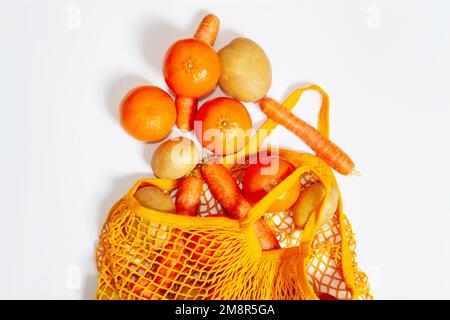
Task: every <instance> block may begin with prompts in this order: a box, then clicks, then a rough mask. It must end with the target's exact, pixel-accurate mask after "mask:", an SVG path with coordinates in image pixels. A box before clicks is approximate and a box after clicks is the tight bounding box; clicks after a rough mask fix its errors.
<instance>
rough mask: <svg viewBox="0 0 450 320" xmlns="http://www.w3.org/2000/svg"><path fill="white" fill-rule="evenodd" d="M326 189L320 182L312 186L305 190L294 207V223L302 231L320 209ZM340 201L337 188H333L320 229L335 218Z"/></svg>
mask: <svg viewBox="0 0 450 320" xmlns="http://www.w3.org/2000/svg"><path fill="white" fill-rule="evenodd" d="M326 192H327V191H326V189H325V187H324V185H323V184H322V183H320V182H316V183H313V184H311V185H310V186H309V187H308V188H306V189H304V190H303V191H302V192H301V193H300V195H299V197H298V199H297V202H296V203H295V204H294V206H293V207H292V213H293V217H294V223H295V224H296V225H297V227H299V228H300V229H304V228H305V226H306V223H307V222H308V220H309V218H310V217H311V215H312V214H313V213H314V212H315V211H316V210H319V209H320V204H321V203H322V201H323V199H324V198H325V195H326ZM338 201H339V193H338V191H337V188H336V187H335V186H333V187H332V188H331V190H330V194H329V196H328V201H327V202H326V203H325V204H324V210H323V214H322V217H321V219H320V221H319V223H318V225H319V228H320V227H322V226H323V225H324V224H325V223H327V222H328V220H330V219H331V217H333V215H334V213H335V212H336V209H337V206H338Z"/></svg>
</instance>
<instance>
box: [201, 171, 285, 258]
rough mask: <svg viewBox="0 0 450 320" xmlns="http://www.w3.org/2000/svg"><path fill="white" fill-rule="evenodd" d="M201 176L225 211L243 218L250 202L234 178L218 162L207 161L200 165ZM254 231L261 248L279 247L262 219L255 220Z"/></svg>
mask: <svg viewBox="0 0 450 320" xmlns="http://www.w3.org/2000/svg"><path fill="white" fill-rule="evenodd" d="M202 176H203V179H204V180H205V182H206V184H207V185H208V187H209V190H210V191H211V194H212V195H213V196H214V197H215V198H216V199H217V201H219V203H220V204H221V205H222V208H223V209H224V210H225V212H226V213H227V214H228V215H229V216H230V217H232V218H233V219H242V218H245V217H246V216H247V215H248V213H249V211H250V209H251V207H252V206H251V205H250V203H249V202H248V201H247V200H246V199H245V198H244V194H243V193H242V191H241V189H240V188H239V186H238V184H237V182H236V180H235V179H234V178H233V177H232V176H231V174H230V173H229V172H228V170H227V169H226V168H225V167H224V166H223V165H222V164H220V163H216V162H209V163H206V164H204V165H203V166H202ZM254 228H255V233H256V236H257V237H258V240H259V243H260V244H261V248H262V249H263V250H273V249H278V248H280V245H279V244H278V241H277V239H276V238H275V235H274V234H273V232H272V230H270V228H269V227H268V226H267V225H266V223H265V222H264V219H262V218H261V219H259V220H258V221H256V223H255V225H254Z"/></svg>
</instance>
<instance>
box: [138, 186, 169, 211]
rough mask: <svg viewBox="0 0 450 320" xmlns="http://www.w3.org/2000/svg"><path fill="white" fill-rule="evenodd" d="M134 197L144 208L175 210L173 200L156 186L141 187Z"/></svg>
mask: <svg viewBox="0 0 450 320" xmlns="http://www.w3.org/2000/svg"><path fill="white" fill-rule="evenodd" d="M134 197H135V198H136V200H137V201H138V202H139V203H140V205H141V206H143V207H145V208H148V209H153V210H158V211H163V212H170V213H175V212H176V207H175V203H174V202H173V200H172V199H171V198H170V197H169V195H167V194H165V193H164V192H163V191H162V190H161V189H159V188H157V187H151V186H150V187H144V188H141V189H139V190H137V191H136V193H135V194H134Z"/></svg>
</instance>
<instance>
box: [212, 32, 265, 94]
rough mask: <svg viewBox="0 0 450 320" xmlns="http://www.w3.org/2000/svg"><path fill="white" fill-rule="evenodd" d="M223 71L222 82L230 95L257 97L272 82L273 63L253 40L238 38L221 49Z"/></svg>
mask: <svg viewBox="0 0 450 320" xmlns="http://www.w3.org/2000/svg"><path fill="white" fill-rule="evenodd" d="M219 58H220V63H221V66H222V71H221V75H220V80H219V85H220V88H221V89H222V91H223V92H225V93H226V94H228V95H230V96H231V97H233V98H235V99H238V100H241V101H246V102H253V101H258V100H259V99H261V98H262V97H264V96H265V95H266V94H267V92H268V91H269V89H270V85H271V84H272V67H271V66H270V61H269V59H268V58H267V55H266V53H265V52H264V50H263V49H262V48H261V47H260V46H259V45H258V44H257V43H256V42H254V41H252V40H250V39H246V38H236V39H234V40H233V41H231V42H230V43H229V44H228V45H226V46H225V47H223V48H222V49H221V50H220V51H219Z"/></svg>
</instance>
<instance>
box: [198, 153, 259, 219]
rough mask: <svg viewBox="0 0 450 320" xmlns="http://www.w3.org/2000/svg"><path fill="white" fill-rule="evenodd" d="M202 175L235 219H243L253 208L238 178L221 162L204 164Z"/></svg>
mask: <svg viewBox="0 0 450 320" xmlns="http://www.w3.org/2000/svg"><path fill="white" fill-rule="evenodd" d="M202 176H203V179H204V180H205V182H206V184H207V185H208V187H209V190H210V191H211V194H212V195H213V196H214V197H215V198H216V199H217V201H219V203H220V204H221V205H222V207H223V209H224V210H225V211H226V212H227V214H228V215H229V216H230V217H231V218H233V219H242V218H244V217H246V216H247V214H248V212H249V211H250V209H251V207H252V206H251V205H250V203H249V202H248V201H247V200H246V199H245V198H244V194H243V193H242V191H241V189H240V188H239V186H238V184H237V182H236V180H235V179H234V178H233V177H232V176H231V174H230V173H229V172H228V170H227V169H226V168H225V167H224V166H223V165H222V164H220V163H216V162H209V163H205V164H203V165H202Z"/></svg>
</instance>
